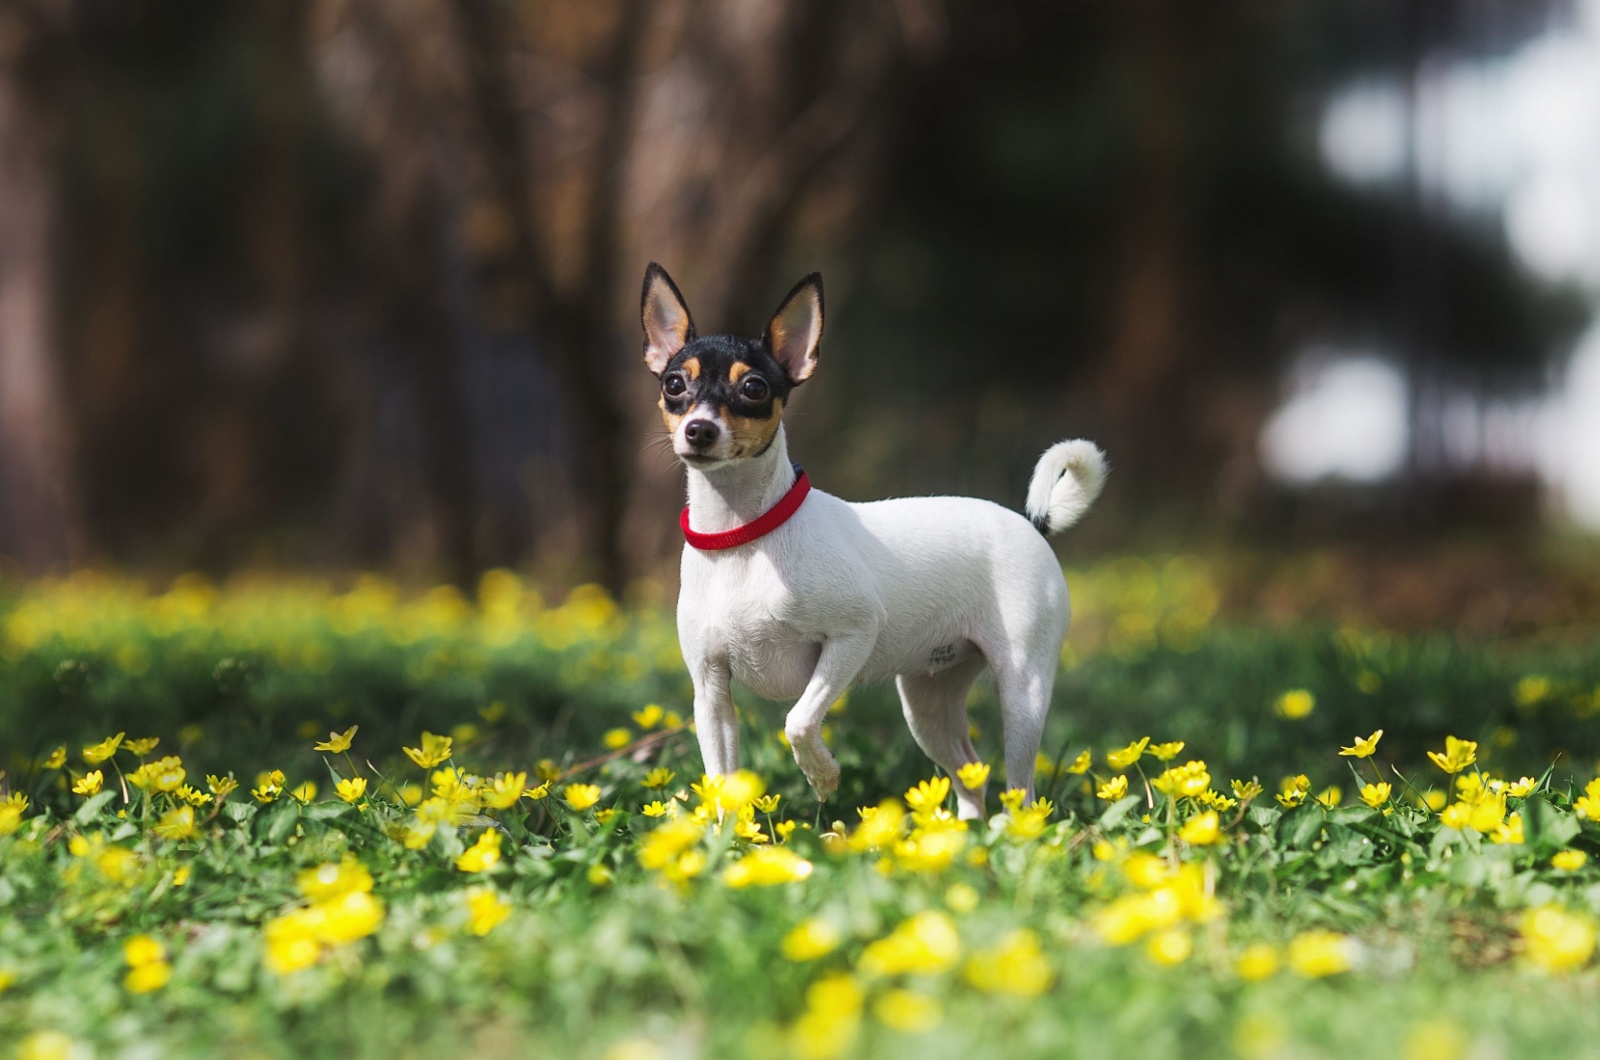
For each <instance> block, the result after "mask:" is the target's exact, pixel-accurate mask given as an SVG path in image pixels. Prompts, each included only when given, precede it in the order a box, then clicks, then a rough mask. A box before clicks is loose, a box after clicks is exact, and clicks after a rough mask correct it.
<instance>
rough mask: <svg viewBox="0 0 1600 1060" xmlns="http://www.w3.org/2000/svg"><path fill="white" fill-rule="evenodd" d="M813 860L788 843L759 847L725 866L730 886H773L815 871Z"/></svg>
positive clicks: (727, 883)
mask: <svg viewBox="0 0 1600 1060" xmlns="http://www.w3.org/2000/svg"><path fill="white" fill-rule="evenodd" d="M812 869H813V866H812V864H811V862H809V861H807V860H806V859H805V858H803V857H801V856H800V855H798V854H796V853H795V852H794V851H792V850H790V849H789V848H788V847H770V846H768V847H756V848H755V849H753V850H751V851H750V852H749V853H748V854H746V855H745V856H744V857H742V858H740V859H739V860H738V861H735V862H734V863H733V864H732V865H729V866H728V867H727V868H726V869H724V870H722V882H723V883H725V884H726V885H728V886H729V887H771V886H773V885H775V884H780V883H794V882H796V881H799V880H804V879H806V878H808V877H809V876H810V875H811V872H812Z"/></svg>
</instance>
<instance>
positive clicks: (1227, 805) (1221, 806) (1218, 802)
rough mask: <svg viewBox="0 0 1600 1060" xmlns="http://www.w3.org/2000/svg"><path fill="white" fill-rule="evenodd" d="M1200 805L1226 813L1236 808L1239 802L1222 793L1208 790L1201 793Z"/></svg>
mask: <svg viewBox="0 0 1600 1060" xmlns="http://www.w3.org/2000/svg"><path fill="white" fill-rule="evenodd" d="M1200 804H1201V805H1202V806H1209V807H1211V808H1212V809H1213V810H1220V811H1222V812H1224V813H1226V812H1227V811H1228V810H1231V809H1233V808H1234V807H1235V806H1237V805H1239V800H1238V799H1230V798H1228V797H1227V796H1226V795H1224V794H1222V793H1221V792H1220V791H1213V790H1211V789H1209V788H1208V789H1206V790H1205V791H1202V792H1201V793H1200Z"/></svg>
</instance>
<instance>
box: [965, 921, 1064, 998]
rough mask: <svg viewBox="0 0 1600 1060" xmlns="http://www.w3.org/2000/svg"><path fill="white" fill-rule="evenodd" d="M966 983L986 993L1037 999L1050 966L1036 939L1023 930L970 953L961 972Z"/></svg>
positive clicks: (1048, 980) (1043, 989) (1031, 933)
mask: <svg viewBox="0 0 1600 1060" xmlns="http://www.w3.org/2000/svg"><path fill="white" fill-rule="evenodd" d="M962 974H963V975H964V976H965V977H966V980H967V982H969V983H971V984H972V985H973V986H975V987H977V988H978V989H979V990H982V991H983V992H984V993H986V994H1008V995H1010V996H1012V997H1037V996H1038V995H1040V994H1042V993H1044V991H1045V990H1046V989H1048V988H1049V986H1050V980H1051V978H1052V976H1051V972H1050V964H1049V962H1048V961H1046V960H1045V957H1044V951H1043V950H1042V949H1041V948H1040V946H1039V937H1038V936H1037V935H1035V934H1034V933H1033V932H1032V931H1029V930H1027V929H1022V930H1019V931H1013V932H1011V933H1010V934H1008V935H1006V936H1005V937H1004V938H1002V939H1001V940H1000V942H999V943H998V944H997V945H995V946H991V947H988V948H986V949H980V950H976V951H974V952H973V954H972V956H971V957H970V958H969V959H968V960H967V964H966V967H965V968H964V969H963V970H962Z"/></svg>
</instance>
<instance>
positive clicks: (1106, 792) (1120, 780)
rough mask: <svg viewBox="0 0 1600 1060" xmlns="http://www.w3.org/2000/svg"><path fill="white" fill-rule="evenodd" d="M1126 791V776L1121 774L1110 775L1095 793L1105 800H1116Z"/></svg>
mask: <svg viewBox="0 0 1600 1060" xmlns="http://www.w3.org/2000/svg"><path fill="white" fill-rule="evenodd" d="M1127 793H1128V778H1127V777H1126V776H1122V775H1119V776H1115V777H1112V778H1111V779H1110V780H1108V781H1106V782H1105V783H1104V784H1102V785H1100V787H1099V788H1097V789H1096V790H1095V795H1096V796H1097V797H1099V798H1102V799H1105V800H1106V801H1107V802H1116V801H1117V800H1118V799H1120V798H1122V797H1123V796H1124V795H1126V794H1127Z"/></svg>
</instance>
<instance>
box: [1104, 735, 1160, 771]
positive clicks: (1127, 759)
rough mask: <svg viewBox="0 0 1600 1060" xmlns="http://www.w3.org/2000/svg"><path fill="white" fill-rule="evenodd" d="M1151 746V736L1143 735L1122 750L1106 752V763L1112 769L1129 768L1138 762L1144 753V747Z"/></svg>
mask: <svg viewBox="0 0 1600 1060" xmlns="http://www.w3.org/2000/svg"><path fill="white" fill-rule="evenodd" d="M1149 746H1150V737H1148V736H1143V737H1140V738H1139V739H1137V740H1135V741H1133V743H1130V744H1129V745H1128V746H1126V747H1124V748H1122V749H1121V750H1120V751H1109V752H1107V753H1106V765H1108V766H1110V767H1111V768H1112V769H1127V768H1128V767H1129V766H1131V765H1133V764H1134V763H1135V762H1137V761H1138V760H1139V759H1140V758H1141V757H1142V756H1143V755H1144V749H1145V748H1146V747H1149Z"/></svg>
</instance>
